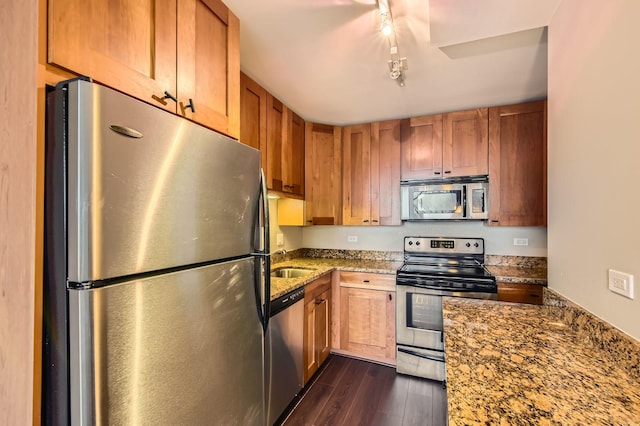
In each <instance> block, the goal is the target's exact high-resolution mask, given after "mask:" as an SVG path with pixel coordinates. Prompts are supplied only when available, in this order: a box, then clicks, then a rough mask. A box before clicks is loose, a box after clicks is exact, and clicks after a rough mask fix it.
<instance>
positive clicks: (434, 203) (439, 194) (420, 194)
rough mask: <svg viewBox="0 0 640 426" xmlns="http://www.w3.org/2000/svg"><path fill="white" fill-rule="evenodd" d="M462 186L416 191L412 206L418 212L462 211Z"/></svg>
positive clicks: (454, 212)
mask: <svg viewBox="0 0 640 426" xmlns="http://www.w3.org/2000/svg"><path fill="white" fill-rule="evenodd" d="M462 192H463V190H462V187H460V188H455V189H442V190H427V191H417V192H416V193H415V196H414V207H415V209H416V211H417V212H418V213H419V214H434V213H448V214H460V213H462Z"/></svg>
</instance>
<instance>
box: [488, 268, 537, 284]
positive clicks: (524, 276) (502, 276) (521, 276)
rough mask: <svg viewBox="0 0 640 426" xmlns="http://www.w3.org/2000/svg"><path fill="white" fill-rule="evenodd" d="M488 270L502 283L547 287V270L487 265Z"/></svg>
mask: <svg viewBox="0 0 640 426" xmlns="http://www.w3.org/2000/svg"><path fill="white" fill-rule="evenodd" d="M486 268H487V270H488V271H489V272H491V274H492V275H494V276H495V277H496V281H498V282H501V283H510V284H538V285H547V269H546V268H523V267H519V266H495V265H486Z"/></svg>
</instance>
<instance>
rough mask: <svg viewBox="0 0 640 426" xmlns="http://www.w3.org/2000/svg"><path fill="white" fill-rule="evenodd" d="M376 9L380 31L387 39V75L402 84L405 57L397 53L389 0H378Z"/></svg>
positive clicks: (405, 63)
mask: <svg viewBox="0 0 640 426" xmlns="http://www.w3.org/2000/svg"><path fill="white" fill-rule="evenodd" d="M378 9H379V10H380V21H381V23H380V32H381V33H382V34H383V35H384V36H386V37H387V39H388V40H389V54H390V55H391V59H390V60H389V61H388V65H389V77H391V79H392V80H395V81H396V82H397V83H398V84H399V85H400V86H404V74H405V71H406V70H407V69H408V66H407V58H401V57H400V54H399V53H398V40H397V39H396V29H395V27H394V25H393V17H392V16H391V6H390V5H389V0H378Z"/></svg>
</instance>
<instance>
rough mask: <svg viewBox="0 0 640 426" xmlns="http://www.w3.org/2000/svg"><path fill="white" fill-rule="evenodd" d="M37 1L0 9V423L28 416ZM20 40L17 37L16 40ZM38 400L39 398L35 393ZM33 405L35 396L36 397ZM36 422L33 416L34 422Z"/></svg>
mask: <svg viewBox="0 0 640 426" xmlns="http://www.w3.org/2000/svg"><path fill="white" fill-rule="evenodd" d="M37 23H38V0H5V1H4V2H3V5H2V13H0V28H2V31H3V34H10V35H11V36H10V37H0V52H2V53H1V56H2V61H1V62H2V78H0V93H2V94H3V102H2V103H1V104H0V135H1V137H0V424H3V425H29V424H32V423H39V418H38V419H35V418H34V415H35V416H37V415H38V413H34V381H35V379H34V377H35V375H34V354H35V351H36V350H37V351H39V349H40V348H39V347H36V345H35V344H34V340H35V338H34V334H35V327H36V325H35V319H34V318H35V306H34V305H35V299H36V295H35V288H36V285H35V282H36V226H37V220H36V190H37V178H36V176H37V171H36V167H37V159H38V153H37V143H36V141H37V139H36V134H37V133H36V132H37V129H36V125H37V124H36V123H37V99H38V96H37V94H38V91H37V75H36V72H37V57H38V56H37V34H38V28H37ZM17 41H19V43H18V42H17ZM35 400H36V401H39V400H38V398H37V397H35ZM38 404H39V402H38ZM34 420H35V421H34Z"/></svg>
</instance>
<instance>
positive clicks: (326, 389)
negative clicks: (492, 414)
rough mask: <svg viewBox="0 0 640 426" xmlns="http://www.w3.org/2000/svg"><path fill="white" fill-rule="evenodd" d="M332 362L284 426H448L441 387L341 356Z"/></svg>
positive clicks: (334, 356)
mask: <svg viewBox="0 0 640 426" xmlns="http://www.w3.org/2000/svg"><path fill="white" fill-rule="evenodd" d="M327 362H328V364H327V366H326V368H325V369H324V370H323V371H322V372H320V374H319V375H318V377H317V379H316V380H315V382H313V384H312V385H311V386H310V387H309V389H308V391H307V392H306V393H305V394H304V396H303V397H302V399H301V401H300V403H299V404H298V405H297V407H296V408H295V409H294V410H293V411H292V412H291V415H290V416H289V417H288V418H287V419H286V421H285V423H284V425H285V426H294V425H331V426H339V425H349V426H351V425H394V426H400V425H429V426H431V425H433V426H441V425H446V423H447V420H446V419H447V392H446V390H445V389H443V388H442V385H441V384H440V383H439V382H433V381H429V380H423V379H419V378H415V377H408V376H403V375H400V374H396V370H395V369H394V368H391V367H386V366H382V365H378V364H374V363H370V362H366V361H360V360H357V359H352V358H346V357H342V356H336V355H333V356H332V357H331V358H330V359H329V360H328V361H327Z"/></svg>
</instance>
